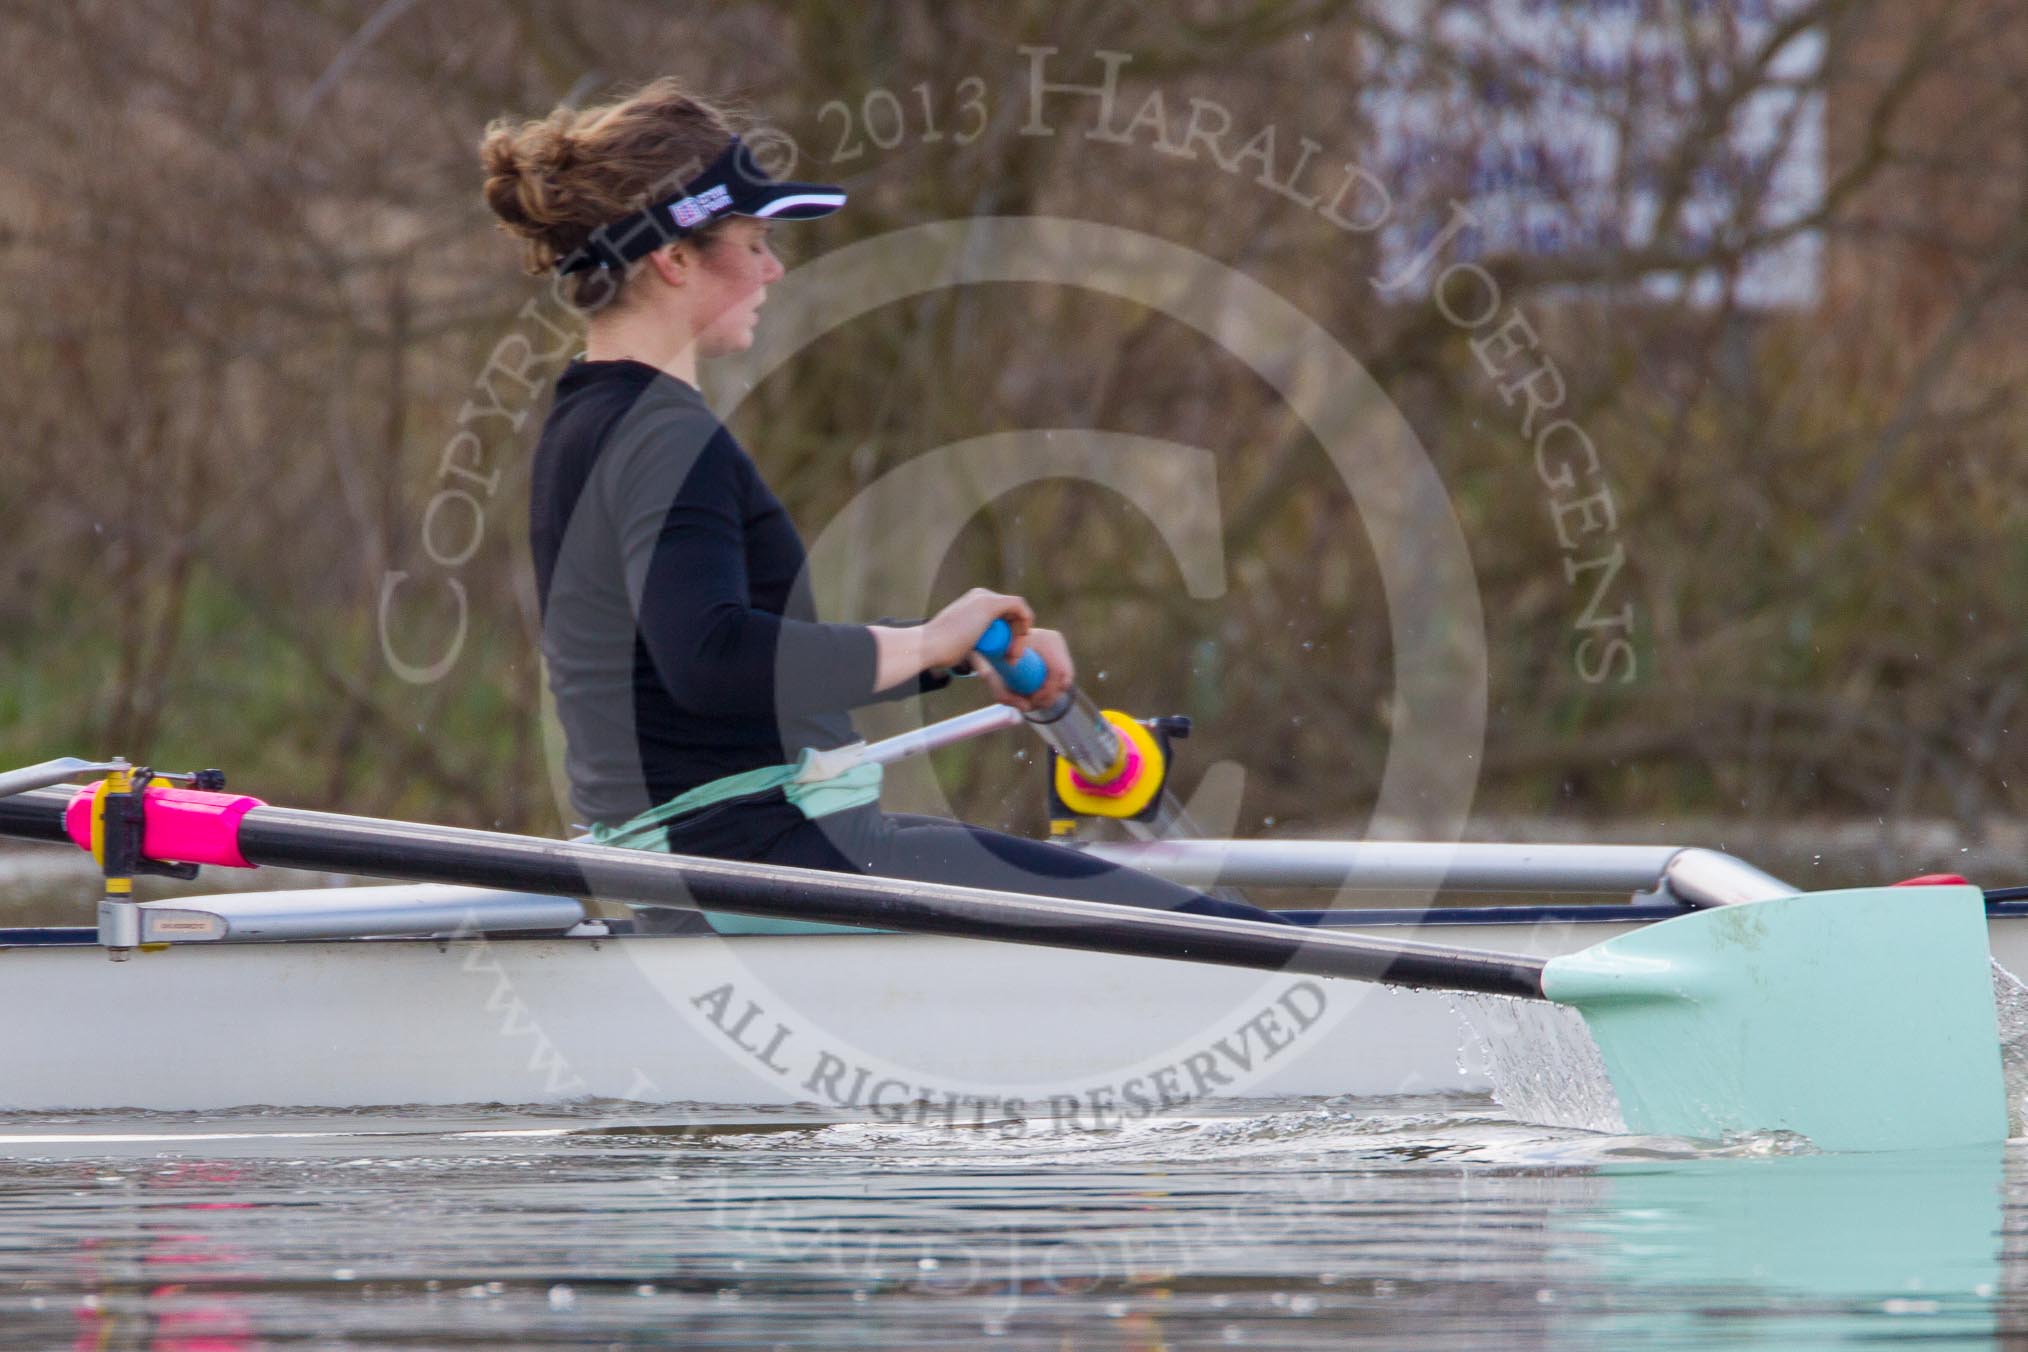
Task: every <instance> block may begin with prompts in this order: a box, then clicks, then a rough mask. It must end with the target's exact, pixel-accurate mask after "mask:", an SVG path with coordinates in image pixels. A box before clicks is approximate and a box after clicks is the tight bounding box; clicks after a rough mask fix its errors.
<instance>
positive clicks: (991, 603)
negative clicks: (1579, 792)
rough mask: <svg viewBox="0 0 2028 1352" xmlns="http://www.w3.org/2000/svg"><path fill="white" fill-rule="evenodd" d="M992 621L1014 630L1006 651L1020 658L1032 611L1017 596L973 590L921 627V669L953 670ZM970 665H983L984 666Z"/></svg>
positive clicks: (975, 588) (1031, 626)
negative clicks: (1005, 624) (950, 668)
mask: <svg viewBox="0 0 2028 1352" xmlns="http://www.w3.org/2000/svg"><path fill="white" fill-rule="evenodd" d="M995 620H1005V621H1007V627H1008V628H1009V629H1011V630H1013V631H1014V641H1013V642H1012V643H1010V644H1009V645H1008V652H1009V654H1010V656H1013V657H1019V656H1020V655H1021V644H1022V640H1023V639H1024V638H1025V637H1026V635H1027V634H1028V631H1029V630H1030V629H1032V628H1034V626H1035V612H1034V611H1033V610H1030V609H1029V608H1028V603H1027V602H1026V601H1024V600H1022V599H1021V598H1020V597H1018V596H1007V595H1005V594H1003V593H1001V592H996V591H988V590H987V589H986V588H984V587H974V588H972V589H971V590H970V591H968V592H966V593H965V594H964V595H963V596H960V597H959V598H958V599H957V600H955V601H953V602H951V603H950V604H949V605H947V606H945V607H944V608H943V609H942V610H939V611H938V612H937V613H936V614H935V615H933V616H932V617H930V620H929V622H928V623H927V624H925V625H923V627H922V664H923V667H924V669H928V668H930V667H954V666H956V665H958V663H960V662H963V661H964V660H965V659H966V658H968V657H970V656H971V655H972V645H973V644H974V643H977V642H978V641H979V635H981V634H983V633H985V632H986V626H987V625H990V624H991V623H993V621H995ZM973 665H975V666H984V665H985V663H983V662H978V663H974V664H973Z"/></svg>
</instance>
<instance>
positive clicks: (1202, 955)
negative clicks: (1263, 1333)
mask: <svg viewBox="0 0 2028 1352" xmlns="http://www.w3.org/2000/svg"><path fill="white" fill-rule="evenodd" d="M68 798H69V795H68V794H66V793H55V792H48V791H43V792H36V793H27V794H22V795H19V796H17V797H14V798H9V799H0V834H8V835H18V836H25V837H27V838H29V839H36V840H62V839H66V838H67V837H65V836H64V834H63V830H62V824H61V816H62V810H63V804H64V803H66V802H67V801H68ZM239 848H240V851H241V853H242V854H243V855H244V856H245V857H246V858H247V859H248V860H250V861H251V862H253V863H256V864H269V865H274V866H276V867H281V868H305V869H322V870H329V871H332V872H337V873H350V874H361V875H367V876H372V877H382V878H396V879H403V880H408V881H415V882H436V883H455V884H462V885H465V886H471V887H496V888H501V889H505V890H509V891H524V892H530V891H532V892H554V893H557V894H559V895H562V896H573V897H584V898H599V899H605V900H614V901H634V902H648V903H655V904H660V905H668V906H678V907H684V908H689V909H704V910H714V911H731V912H735V913H738V914H742V915H756V916H765V917H768V918H770V919H777V920H804V921H818V922H822V923H828V924H839V925H859V926H864V927H867V928H870V929H888V930H902V931H906V932H908V933H912V934H935V935H947V936H951V937H955V938H964V939H994V940H1000V941H1003V942H1008V943H1022V944H1035V945H1040V946H1043V947H1047V948H1070V949H1081V950H1084V951H1087V952H1093V953H1114V954H1120V955H1123V956H1128V957H1148V958H1167V959H1175V960H1181V961H1185V962H1201V963H1209V964H1213V965H1217V966H1223V967H1250V968H1257V969H1260V970H1264V971H1281V972H1291V973H1301V974H1304V975H1310V976H1326V977H1350V978H1354V979H1358V980H1365V981H1385V982H1388V983H1390V984H1393V985H1399V986H1422V987H1433V988H1439V989H1444V990H1471V991H1484V992H1488V993H1491V994H1496V995H1516V996H1523V997H1528V998H1534V999H1540V998H1541V995H1542V963H1541V962H1540V961H1538V960H1534V959H1530V958H1522V957H1510V956H1507V955H1504V954H1497V953H1482V952H1475V951H1473V950H1470V949H1455V948H1449V947H1445V946H1441V945H1436V944H1420V943H1405V942H1384V941H1382V940H1378V939H1370V938H1366V937H1364V936H1359V935H1350V934H1340V933H1335V932H1333V931H1329V930H1316V929H1310V928H1307V927H1303V926H1296V925H1273V924H1267V923H1265V922H1258V921H1248V920H1224V919H1218V918H1214V917H1210V916H1197V915H1185V914H1179V913H1176V912H1173V911H1156V910H1145V909H1142V908H1139V907H1129V906H1118V905H1109V904H1106V903H1103V902H1089V901H1068V900H1062V899H1059V898H1054V897H1042V896H1029V895H1026V894H1022V893H1014V892H992V891H986V890H984V889H981V888H970V887H949V886H944V885H941V884H934V883H922V882H912V881H908V880H905V879H895V878H861V877H858V876H855V875H852V874H845V873H827V872H822V871H818V870H814V869H798V868H785V867H781V866H778V865H770V864H747V863H737V862H732V861H728V860H719V859H700V858H693V857H690V856H684V855H663V854H653V853H649V852H647V851H643V850H623V849H614V848H611V847H608V846H601V845H588V844H576V843H572V842H566V841H559V840H544V839H539V838H536V837H532V836H516V835H507V834H504V833H501V832H494V831H473V830H467V829H463V828H458V827H445V826H423V825H414V824H409V823H404V822H392V821H382V820H379V819H377V818H370V817H349V816H342V815H338V814H335V813H327V812H309V811H304V810H301V809H297V808H278V807H258V808H255V809H253V810H252V811H250V812H248V813H247V814H246V816H245V817H244V818H243V819H242V820H241V822H240V826H239Z"/></svg>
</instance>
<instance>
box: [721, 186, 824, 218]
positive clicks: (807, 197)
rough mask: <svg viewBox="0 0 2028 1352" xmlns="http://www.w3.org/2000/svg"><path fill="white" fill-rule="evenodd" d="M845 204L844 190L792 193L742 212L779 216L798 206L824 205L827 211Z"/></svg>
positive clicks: (750, 214) (748, 214)
mask: <svg viewBox="0 0 2028 1352" xmlns="http://www.w3.org/2000/svg"><path fill="white" fill-rule="evenodd" d="M844 205H845V194H844V193H842V192H804V193H792V194H790V195H789V196H787V197H777V198H776V199H775V200H774V201H772V202H769V203H768V204H766V205H765V206H759V207H755V208H754V209H753V210H752V211H747V212H742V213H740V214H741V215H745V216H763V217H765V216H779V215H781V213H783V212H784V211H792V210H795V209H796V208H798V207H822V208H824V209H825V210H826V211H835V210H837V209H838V208H839V207H842V206H844Z"/></svg>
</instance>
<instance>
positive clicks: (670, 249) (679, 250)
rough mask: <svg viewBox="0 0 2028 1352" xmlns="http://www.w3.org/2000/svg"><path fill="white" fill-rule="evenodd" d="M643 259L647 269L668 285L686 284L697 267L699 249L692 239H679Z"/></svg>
mask: <svg viewBox="0 0 2028 1352" xmlns="http://www.w3.org/2000/svg"><path fill="white" fill-rule="evenodd" d="M641 261H642V262H643V263H644V264H645V265H646V269H645V270H646V271H649V272H652V273H654V275H655V276H657V277H659V278H660V279H661V280H662V281H663V282H665V283H667V284H668V285H670V286H685V285H688V284H689V281H690V274H691V273H692V272H693V271H694V270H695V269H696V267H697V250H696V249H695V247H693V246H692V245H691V243H690V241H688V240H682V239H679V240H677V241H676V242H675V243H673V244H667V245H664V246H663V247H662V248H659V249H657V250H655V252H653V253H651V254H649V255H648V256H647V257H646V258H644V259H643V260H641Z"/></svg>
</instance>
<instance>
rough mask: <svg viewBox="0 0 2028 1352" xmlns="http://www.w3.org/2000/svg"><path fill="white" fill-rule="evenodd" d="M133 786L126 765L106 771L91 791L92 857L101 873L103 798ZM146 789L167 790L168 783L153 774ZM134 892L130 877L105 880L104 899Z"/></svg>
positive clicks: (103, 834) (104, 819) (102, 861)
mask: <svg viewBox="0 0 2028 1352" xmlns="http://www.w3.org/2000/svg"><path fill="white" fill-rule="evenodd" d="M133 786H134V771H133V769H132V768H131V767H128V766H122V767H120V768H118V769H113V770H108V771H106V777H105V778H104V779H102V780H100V781H99V782H98V783H97V784H96V785H94V786H93V788H92V813H91V818H92V858H93V859H94V860H96V861H97V863H98V865H99V868H100V869H101V870H104V868H105V866H106V795H107V794H109V793H128V792H131V791H132V789H133ZM147 787H149V788H151V789H154V788H168V787H170V782H169V781H168V780H166V779H164V778H162V777H161V776H160V775H156V776H154V777H152V778H151V779H149V781H148V785H147ZM133 891H134V880H133V879H132V878H107V879H106V895H107V896H113V897H124V896H130V895H132V894H133Z"/></svg>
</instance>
